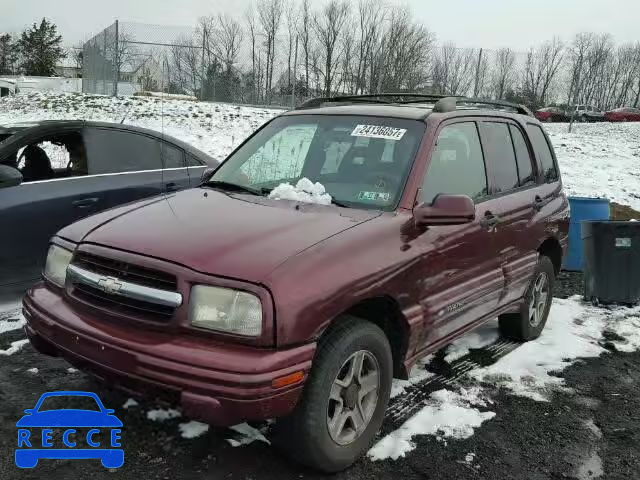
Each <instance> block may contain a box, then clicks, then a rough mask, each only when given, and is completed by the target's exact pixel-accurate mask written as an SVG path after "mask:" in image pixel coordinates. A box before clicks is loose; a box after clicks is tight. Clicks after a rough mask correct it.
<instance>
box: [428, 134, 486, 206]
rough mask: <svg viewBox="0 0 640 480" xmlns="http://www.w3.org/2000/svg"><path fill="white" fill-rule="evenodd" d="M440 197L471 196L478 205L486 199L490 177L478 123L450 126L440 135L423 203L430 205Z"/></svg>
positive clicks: (430, 165) (429, 171)
mask: <svg viewBox="0 0 640 480" xmlns="http://www.w3.org/2000/svg"><path fill="white" fill-rule="evenodd" d="M441 193H445V194H459V195H468V196H469V197H471V198H472V199H473V200H476V201H477V200H480V199H481V198H482V197H484V196H486V195H487V174H486V168H485V162H484V156H483V154H482V147H481V146H480V138H479V136H478V128H477V126H476V124H475V122H464V123H456V124H453V125H448V126H446V127H444V128H443V129H442V130H441V131H440V134H439V135H438V140H437V143H436V147H435V149H434V151H433V153H432V155H431V162H430V164H429V169H428V170H427V174H426V176H425V178H424V181H423V185H422V199H421V200H422V201H423V202H425V203H428V204H431V203H433V200H434V199H435V197H436V196H438V195H439V194H441Z"/></svg>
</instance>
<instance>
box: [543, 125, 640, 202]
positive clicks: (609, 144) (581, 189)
mask: <svg viewBox="0 0 640 480" xmlns="http://www.w3.org/2000/svg"><path fill="white" fill-rule="evenodd" d="M545 128H546V130H547V132H548V133H549V136H550V137H551V142H552V143H553V146H554V148H555V150H556V154H557V156H558V161H559V163H560V170H561V172H562V179H563V181H564V185H565V188H566V190H567V193H568V194H569V195H575V196H580V197H606V198H609V199H610V200H613V201H615V202H618V203H621V204H623V205H628V206H630V207H631V208H633V209H635V210H640V123H587V124H583V123H580V124H574V126H573V132H572V133H568V128H569V127H568V124H564V123H553V124H549V125H545Z"/></svg>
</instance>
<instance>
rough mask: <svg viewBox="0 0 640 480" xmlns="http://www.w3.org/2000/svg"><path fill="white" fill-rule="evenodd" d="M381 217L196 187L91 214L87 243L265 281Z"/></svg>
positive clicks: (73, 227)
mask: <svg viewBox="0 0 640 480" xmlns="http://www.w3.org/2000/svg"><path fill="white" fill-rule="evenodd" d="M379 215H380V212H378V211H373V210H371V211H368V210H356V209H346V208H338V207H335V206H320V205H310V204H296V203H295V202H291V201H283V200H270V199H268V198H265V197H259V196H252V195H244V194H238V195H236V194H226V193H223V192H219V191H216V190H213V189H207V188H198V189H191V190H186V191H183V192H179V193H176V194H174V195H171V196H168V197H166V199H165V200H158V199H156V200H155V201H146V202H141V204H132V205H129V206H127V207H123V208H119V209H115V210H112V211H109V212H104V213H102V214H100V215H97V216H96V217H90V218H88V219H87V220H85V221H84V222H86V225H85V227H84V232H83V233H82V235H83V238H82V241H83V242H90V243H94V244H98V245H103V246H107V247H112V248H117V249H121V250H126V251H130V252H136V253H141V254H145V255H149V256H152V257H156V258H160V259H164V260H168V261H172V262H175V263H178V264H181V265H184V266H186V267H189V268H192V269H193V270H196V271H199V272H204V273H209V274H213V275H221V276H225V277H230V278H236V279H241V280H247V281H251V282H255V283H261V281H262V279H264V277H265V276H266V275H268V274H269V273H270V272H271V271H272V270H273V269H275V268H276V267H277V266H278V265H280V264H281V263H282V262H284V261H285V260H287V259H288V258H290V257H292V256H294V255H296V254H298V253H300V252H301V251H303V250H305V249H307V248H309V247H311V246H313V245H315V244H317V243H318V242H321V241H322V240H324V239H326V238H328V237H331V236H333V235H336V234H338V233H340V232H342V231H344V230H346V229H349V228H352V227H354V226H356V225H358V224H360V223H362V222H365V221H367V220H370V219H372V218H374V217H377V216H379ZM82 224H83V222H79V224H75V226H72V228H71V229H70V231H73V230H76V234H77V230H78V227H82ZM64 234H65V231H63V232H61V236H64ZM70 236H71V237H73V236H74V235H70ZM71 239H72V240H76V241H77V240H79V239H73V238H71Z"/></svg>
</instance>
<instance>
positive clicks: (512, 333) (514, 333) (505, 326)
mask: <svg viewBox="0 0 640 480" xmlns="http://www.w3.org/2000/svg"><path fill="white" fill-rule="evenodd" d="M541 278H542V279H543V280H542V281H544V282H546V288H547V290H546V296H545V297H544V302H541V303H538V305H537V307H538V308H537V309H533V306H532V304H533V305H535V302H536V299H538V300H540V301H542V298H541V296H540V295H539V294H537V293H536V292H537V291H538V289H537V287H538V286H539V285H540V283H539V282H541V280H540V279H541ZM554 283H555V270H554V268H553V263H552V262H551V260H550V259H549V257H546V256H544V255H541V256H540V257H539V259H538V265H537V266H536V269H535V272H534V274H533V276H532V279H531V282H530V283H529V286H528V287H527V291H526V293H525V296H524V302H523V303H522V305H521V307H520V311H519V312H517V313H507V314H504V315H500V317H499V318H498V321H499V324H500V332H501V333H502V335H503V336H505V337H507V338H509V339H511V340H516V341H518V342H528V341H530V340H535V339H536V338H538V337H539V336H540V334H541V333H542V330H543V329H544V326H545V325H546V323H547V318H548V317H549V310H550V309H551V302H552V300H553V286H554ZM532 310H536V312H535V313H534V312H533V311H532Z"/></svg>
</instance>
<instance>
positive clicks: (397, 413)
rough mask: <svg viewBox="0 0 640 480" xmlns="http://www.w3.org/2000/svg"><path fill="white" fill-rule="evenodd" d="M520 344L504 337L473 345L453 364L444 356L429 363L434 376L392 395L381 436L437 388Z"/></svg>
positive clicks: (448, 384)
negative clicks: (487, 344) (478, 345)
mask: <svg viewBox="0 0 640 480" xmlns="http://www.w3.org/2000/svg"><path fill="white" fill-rule="evenodd" d="M520 345H521V344H520V343H517V342H512V341H510V340H505V339H500V340H498V341H497V342H495V343H493V344H491V345H489V346H487V347H484V348H480V349H472V350H471V352H470V353H469V354H467V355H465V356H464V357H462V358H460V359H458V360H455V361H453V362H452V363H451V364H448V363H446V362H444V360H442V359H440V360H439V359H436V360H434V361H432V362H431V364H429V365H427V366H426V367H427V369H428V370H429V371H431V372H433V373H435V375H434V376H433V377H430V378H428V379H426V380H424V381H422V382H419V383H416V384H413V385H409V386H407V387H405V391H404V393H402V394H400V395H398V396H397V397H394V398H392V399H391V401H390V402H389V406H388V407H387V411H386V414H385V419H384V422H383V424H382V428H381V429H380V432H379V434H378V435H379V437H383V436H385V435H388V434H390V433H391V432H393V431H394V430H397V429H398V428H400V427H401V426H402V424H403V423H405V422H406V421H407V420H409V418H411V417H412V416H413V415H415V414H416V413H418V412H419V411H420V410H421V409H422V408H423V407H424V406H425V404H426V403H427V401H428V399H429V397H430V396H431V394H432V393H433V392H436V391H438V390H442V389H443V388H444V389H450V388H452V387H454V386H455V385H456V384H457V382H458V380H459V379H460V378H462V377H463V376H464V375H466V374H467V373H468V372H470V371H472V370H475V369H479V368H482V367H487V366H489V365H492V364H493V363H495V362H497V361H498V360H499V359H500V358H502V357H504V356H505V355H507V354H509V353H510V352H512V351H514V350H515V349H516V348H518V347H519V346H520Z"/></svg>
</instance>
